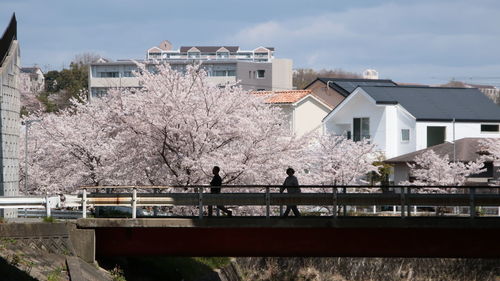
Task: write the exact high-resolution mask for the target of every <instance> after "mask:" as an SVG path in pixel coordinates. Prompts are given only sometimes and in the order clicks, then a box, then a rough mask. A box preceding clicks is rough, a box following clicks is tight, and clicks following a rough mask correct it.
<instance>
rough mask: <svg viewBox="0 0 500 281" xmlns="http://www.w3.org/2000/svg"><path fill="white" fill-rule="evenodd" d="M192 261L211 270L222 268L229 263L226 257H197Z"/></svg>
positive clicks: (229, 260)
mask: <svg viewBox="0 0 500 281" xmlns="http://www.w3.org/2000/svg"><path fill="white" fill-rule="evenodd" d="M193 259H194V260H196V261H198V262H200V263H202V264H205V265H207V266H209V267H210V268H211V269H217V268H221V267H224V266H226V265H228V264H229V263H230V262H231V259H230V258H228V257H197V258H193Z"/></svg>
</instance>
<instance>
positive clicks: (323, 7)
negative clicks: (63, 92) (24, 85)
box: [0, 0, 500, 86]
mask: <svg viewBox="0 0 500 281" xmlns="http://www.w3.org/2000/svg"><path fill="white" fill-rule="evenodd" d="M13 12H15V13H16V17H17V20H18V39H19V42H20V46H21V61H22V65H23V66H31V65H34V64H38V65H39V66H40V67H42V69H43V70H44V71H46V70H51V69H61V68H62V67H67V66H68V65H69V63H70V62H71V60H72V59H73V58H74V57H75V55H77V54H81V53H89V52H90V53H96V54H99V55H101V56H103V57H106V58H110V59H113V60H116V59H142V58H144V57H145V53H146V50H147V49H148V48H150V47H152V46H156V45H158V44H159V43H160V42H161V41H163V40H169V41H170V42H171V43H172V44H173V45H174V48H176V49H177V48H178V47H180V46H186V45H237V46H240V47H241V49H250V50H251V49H254V48H256V47H259V46H273V47H275V48H276V52H275V57H278V58H290V59H292V60H293V65H294V68H313V69H316V70H319V69H343V70H346V71H350V72H356V73H361V72H362V71H363V70H365V69H367V68H370V69H376V70H377V71H378V72H379V75H380V78H389V79H393V80H394V81H397V82H408V83H424V84H440V83H446V82H448V81H450V80H452V79H454V80H461V81H464V82H468V83H476V84H489V85H495V86H500V1H497V0H468V1H466V0H419V1H409V0H399V1H395V0H393V1H389V0H348V1H342V0H325V1H322V0H318V1H314V0H308V1H305V0H253V1H239V0H217V1H206V0H198V1H194V0H182V1H179V0H177V1H167V0H163V1H160V0H159V1H150V0H143V1H136V0H100V1H96V0H85V1H68V0H46V1H39V0H0V30H2V29H4V28H5V27H7V24H8V22H9V19H10V17H11V15H12V13H13ZM0 32H2V31H0Z"/></svg>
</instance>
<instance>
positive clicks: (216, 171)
mask: <svg viewBox="0 0 500 281" xmlns="http://www.w3.org/2000/svg"><path fill="white" fill-rule="evenodd" d="M219 172H220V168H219V166H214V167H213V168H212V173H213V174H214V175H217V174H219Z"/></svg>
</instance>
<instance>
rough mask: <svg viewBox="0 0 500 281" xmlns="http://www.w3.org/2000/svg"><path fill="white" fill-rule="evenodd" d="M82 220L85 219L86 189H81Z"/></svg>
mask: <svg viewBox="0 0 500 281" xmlns="http://www.w3.org/2000/svg"><path fill="white" fill-rule="evenodd" d="M82 218H84V219H85V218H87V189H86V188H84V189H83V194H82Z"/></svg>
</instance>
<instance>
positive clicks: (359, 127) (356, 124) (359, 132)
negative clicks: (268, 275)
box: [352, 117, 370, 141]
mask: <svg viewBox="0 0 500 281" xmlns="http://www.w3.org/2000/svg"><path fill="white" fill-rule="evenodd" d="M352 128H353V141H361V140H364V139H370V118H368V117H364V118H353V122H352Z"/></svg>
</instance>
